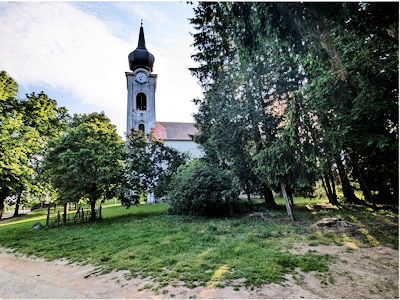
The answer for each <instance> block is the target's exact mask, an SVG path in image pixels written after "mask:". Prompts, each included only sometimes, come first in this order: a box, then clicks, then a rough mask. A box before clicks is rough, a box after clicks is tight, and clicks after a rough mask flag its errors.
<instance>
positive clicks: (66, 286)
mask: <svg viewBox="0 0 400 300" xmlns="http://www.w3.org/2000/svg"><path fill="white" fill-rule="evenodd" d="M353 248H354V247H353ZM310 249H312V250H316V251H318V252H319V253H329V254H334V255H337V257H338V262H337V263H336V264H332V265H331V266H330V271H329V272H328V273H324V274H318V273H315V272H310V273H302V272H300V271H299V273H298V274H296V276H287V280H286V281H285V282H284V283H283V284H268V285H264V286H263V287H261V288H256V289H254V290H250V289H246V288H241V289H240V290H239V291H235V290H234V289H233V287H225V288H213V287H208V288H204V287H198V288H195V289H188V288H184V287H178V288H174V287H172V286H167V287H165V288H164V289H162V290H168V292H166V293H165V294H163V293H162V292H161V293H160V294H158V295H156V294H155V292H154V291H152V290H151V289H143V290H139V289H140V288H142V287H143V286H144V285H145V284H152V283H151V281H146V280H143V279H131V280H126V279H125V277H124V272H112V273H109V274H105V275H98V276H95V275H92V276H88V275H89V274H90V273H91V272H92V271H93V269H94V267H93V266H90V265H86V266H82V265H77V264H68V262H67V261H63V260H57V261H52V262H48V261H45V260H44V259H41V258H31V257H25V256H18V257H17V256H15V255H13V254H9V253H7V250H6V249H4V248H3V249H1V248H0V298H52V299H54V298H171V297H174V298H186V299H187V298H189V297H190V296H196V297H197V298H225V299H233V298H398V296H399V290H398V284H399V276H398V267H399V252H398V250H393V249H390V248H387V247H373V248H360V249H355V250H354V251H349V247H348V246H333V245H330V246H317V247H310V246H306V245H302V244H299V245H297V246H296V247H295V248H294V249H293V250H292V251H293V252H297V253H304V252H307V251H308V250H310ZM329 278H330V279H329ZM324 282H325V283H324ZM162 290H161V291H162Z"/></svg>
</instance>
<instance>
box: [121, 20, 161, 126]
mask: <svg viewBox="0 0 400 300" xmlns="http://www.w3.org/2000/svg"><path fill="white" fill-rule="evenodd" d="M128 60H129V68H130V69H131V71H132V72H125V75H126V80H127V88H128V109H127V125H126V129H127V132H126V133H127V134H129V133H130V132H131V129H132V128H134V129H138V130H142V131H144V132H145V133H150V132H151V129H152V128H155V127H156V107H155V91H156V83H157V74H152V72H153V64H154V56H153V54H151V53H150V52H149V51H147V49H146V42H145V39H144V31H143V24H141V26H140V32H139V42H138V46H137V48H136V49H135V50H134V51H133V52H131V53H130V54H129V56H128Z"/></svg>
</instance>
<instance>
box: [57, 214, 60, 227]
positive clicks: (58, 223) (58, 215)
mask: <svg viewBox="0 0 400 300" xmlns="http://www.w3.org/2000/svg"><path fill="white" fill-rule="evenodd" d="M57 227H60V211H57Z"/></svg>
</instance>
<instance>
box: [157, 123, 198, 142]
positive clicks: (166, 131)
mask: <svg viewBox="0 0 400 300" xmlns="http://www.w3.org/2000/svg"><path fill="white" fill-rule="evenodd" d="M151 131H152V133H153V136H154V137H155V138H156V139H160V140H180V141H191V140H192V139H191V137H190V136H189V134H190V135H193V134H196V132H197V129H196V127H194V123H180V122H156V128H152V129H151Z"/></svg>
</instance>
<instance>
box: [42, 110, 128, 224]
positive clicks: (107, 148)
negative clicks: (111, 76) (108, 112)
mask: <svg viewBox="0 0 400 300" xmlns="http://www.w3.org/2000/svg"><path fill="white" fill-rule="evenodd" d="M44 169H45V172H46V173H47V174H48V176H49V178H50V179H51V183H52V185H53V186H54V187H55V188H56V189H57V192H58V195H59V201H60V202H62V203H66V202H78V201H79V200H80V199H82V198H87V199H89V203H90V207H91V221H95V220H96V213H95V206H96V203H97V202H98V201H104V200H105V199H107V198H111V197H113V196H115V195H116V193H117V188H118V186H119V185H120V184H121V181H122V177H123V172H124V165H123V143H122V140H121V138H120V137H119V136H118V135H117V132H116V128H115V126H114V125H112V124H111V122H110V120H109V119H108V118H107V117H106V116H105V114H104V113H100V114H98V113H92V114H89V115H85V114H84V115H75V116H74V118H73V121H72V124H71V126H70V128H68V129H67V131H66V132H65V134H63V135H61V136H60V137H57V138H55V139H52V140H51V141H50V142H49V150H48V151H47V153H46V155H45V158H44Z"/></svg>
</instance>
